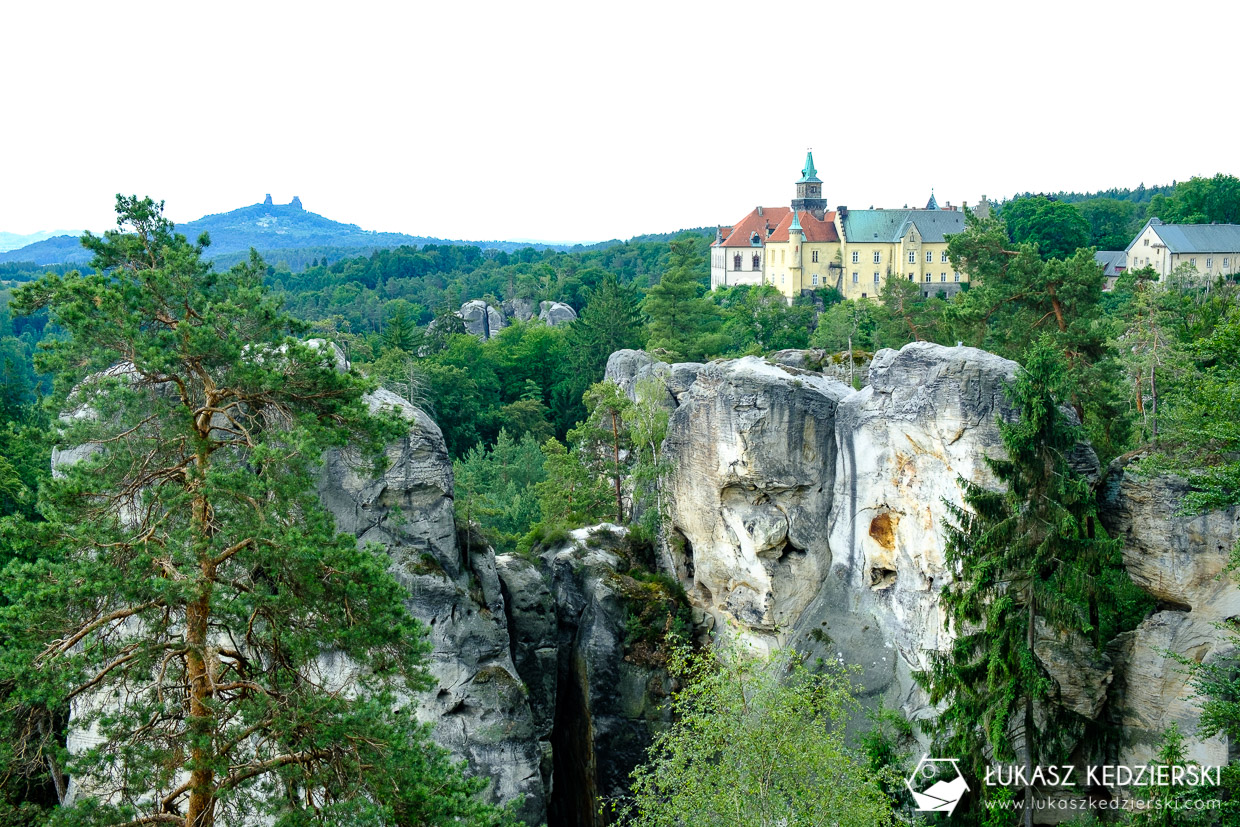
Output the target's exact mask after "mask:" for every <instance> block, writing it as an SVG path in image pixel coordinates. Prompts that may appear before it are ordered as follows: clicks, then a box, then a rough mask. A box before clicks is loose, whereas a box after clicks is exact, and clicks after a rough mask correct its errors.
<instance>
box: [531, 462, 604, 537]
mask: <svg viewBox="0 0 1240 827" xmlns="http://www.w3.org/2000/svg"><path fill="white" fill-rule="evenodd" d="M542 453H543V457H544V460H543V462H544V465H543V467H544V470H545V472H546V474H547V478H546V479H545V480H543V481H542V482H540V483H537V484H536V485H535V486H534V493H535V496H537V497H538V509H539V513H540V514H541V515H542V520H541V521H540V522H539V523H538V524H537V525H535V526H534V527H533V528H532V529H531V530H530V533H529V534H527V535H526V537H525V538H524V539H523V540H522V542H521V544H520V548H521V550H523V551H529V550H530V549H531V548H532V547H533V546H534V545H536V544H542V545H551V544H553V543H554V542H558V541H560V540H562V539H564V538H565V537H566V536H567V535H566V534H565V532H566V531H567V530H568V529H572V528H579V527H581V526H586V525H594V524H595V523H599V522H602V521H603V520H605V519H607V516H608V513H609V507H610V508H614V500H613V499H612V493H611V490H610V489H609V487H608V485H607V481H606V480H604V479H601V478H599V477H598V476H597V475H596V474H594V473H593V472H592V471H591V470H590V468H589V467H588V466H587V464H586V463H585V462H583V461H582V459H581V456H580V452H579V451H578V450H577V449H575V448H574V449H573V450H569V449H568V448H565V447H564V444H563V443H561V442H560V441H559V440H557V439H554V438H552V439H549V440H547V441H546V442H545V443H544V444H543V446H542Z"/></svg>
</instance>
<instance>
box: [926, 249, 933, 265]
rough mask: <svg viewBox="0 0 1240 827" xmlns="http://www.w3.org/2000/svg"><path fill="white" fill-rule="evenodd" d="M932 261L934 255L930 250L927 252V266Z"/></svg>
mask: <svg viewBox="0 0 1240 827" xmlns="http://www.w3.org/2000/svg"><path fill="white" fill-rule="evenodd" d="M932 261H934V253H933V252H931V251H930V250H926V264H929V263H930V262H932Z"/></svg>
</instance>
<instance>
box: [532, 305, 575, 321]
mask: <svg viewBox="0 0 1240 827" xmlns="http://www.w3.org/2000/svg"><path fill="white" fill-rule="evenodd" d="M538 318H539V319H541V320H542V321H544V322H546V323H547V324H549V325H550V326H552V327H555V326H556V325H562V324H568V323H569V322H571V321H573V320H574V319H576V318H577V311H576V310H573V308H572V307H570V306H569V305H567V304H564V302H540V303H539V305H538Z"/></svg>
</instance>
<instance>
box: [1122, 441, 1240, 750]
mask: <svg viewBox="0 0 1240 827" xmlns="http://www.w3.org/2000/svg"><path fill="white" fill-rule="evenodd" d="M1127 464H1128V458H1120V459H1118V460H1116V461H1115V462H1113V463H1111V466H1110V468H1108V469H1107V477H1106V482H1105V484H1104V487H1103V503H1104V508H1103V511H1102V521H1103V525H1105V526H1106V529H1107V531H1109V532H1110V533H1111V534H1112V536H1117V537H1119V538H1121V539H1122V540H1123V543H1124V565H1125V567H1126V568H1127V569H1128V573H1129V575H1130V576H1131V577H1132V579H1133V581H1134V582H1135V583H1136V584H1137V585H1138V586H1140V587H1141V588H1143V589H1145V590H1146V591H1148V592H1149V593H1150V594H1152V595H1153V596H1154V597H1155V598H1156V599H1157V600H1158V601H1159V606H1158V611H1156V612H1155V613H1154V614H1152V615H1150V616H1149V617H1148V618H1146V619H1145V621H1144V622H1142V624H1141V625H1140V626H1138V627H1137V628H1136V629H1135V630H1134V631H1132V632H1129V633H1128V634H1126V635H1122V636H1121V637H1120V639H1119V640H1118V641H1116V643H1115V645H1114V647H1113V649H1114V652H1113V654H1114V657H1115V660H1116V663H1117V667H1116V681H1115V691H1114V693H1113V695H1114V697H1115V703H1114V709H1113V710H1112V714H1113V715H1114V717H1115V720H1116V722H1117V723H1119V724H1121V726H1122V727H1123V738H1122V744H1121V748H1120V758H1121V761H1123V762H1130V763H1134V764H1140V763H1145V762H1146V761H1147V760H1148V759H1150V758H1151V757H1153V756H1154V754H1155V753H1156V752H1157V744H1158V740H1159V738H1160V737H1161V736H1162V733H1163V732H1164V731H1165V730H1166V728H1167V727H1169V726H1170V725H1171V724H1173V723H1174V724H1178V725H1179V727H1180V730H1181V731H1182V732H1185V733H1191V732H1193V731H1194V729H1195V728H1196V726H1197V723H1198V721H1199V719H1200V708H1199V699H1198V698H1197V697H1196V696H1195V695H1194V693H1193V691H1192V688H1191V687H1190V686H1188V684H1187V677H1188V676H1187V675H1185V674H1184V667H1183V666H1182V665H1181V664H1180V663H1179V662H1178V661H1176V660H1175V659H1173V658H1171V657H1168V655H1167V653H1168V652H1175V653H1177V654H1180V655H1182V656H1184V657H1187V658H1189V659H1191V660H1194V661H1197V662H1198V663H1200V662H1203V661H1212V660H1214V659H1216V658H1219V657H1222V656H1227V655H1233V654H1234V651H1235V649H1234V645H1233V642H1232V639H1231V638H1229V636H1227V635H1226V634H1225V633H1223V632H1222V631H1221V630H1220V629H1219V628H1218V624H1220V623H1221V622H1223V621H1227V620H1231V619H1234V618H1236V617H1237V616H1240V589H1237V588H1236V584H1235V581H1234V580H1233V579H1232V578H1231V577H1230V576H1228V575H1227V574H1225V573H1224V568H1225V567H1226V566H1227V562H1228V556H1229V554H1230V551H1231V549H1232V548H1233V547H1234V546H1235V544H1236V542H1237V540H1240V511H1238V510H1237V509H1235V508H1231V509H1227V510H1225V511H1215V512H1211V513H1208V514H1200V515H1194V516H1184V515H1181V514H1179V511H1180V506H1181V504H1182V503H1183V498H1184V495H1185V494H1186V493H1187V491H1188V486H1187V485H1186V484H1185V482H1184V481H1183V480H1180V479H1177V478H1175V477H1167V476H1159V477H1152V478H1151V477H1144V478H1143V477H1140V476H1136V475H1134V474H1133V473H1132V471H1131V469H1129V468H1127V467H1126V465H1127ZM1228 748H1229V745H1228V744H1227V742H1226V740H1225V739H1222V738H1211V739H1209V740H1205V741H1202V740H1199V739H1190V742H1189V749H1190V753H1189V758H1191V759H1193V760H1196V761H1198V762H1200V763H1201V764H1203V765H1212V766H1216V765H1219V764H1224V763H1226V762H1227V759H1228ZM1234 748H1235V747H1234V745H1232V749H1234Z"/></svg>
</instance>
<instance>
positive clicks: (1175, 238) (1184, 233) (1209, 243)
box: [1128, 218, 1240, 253]
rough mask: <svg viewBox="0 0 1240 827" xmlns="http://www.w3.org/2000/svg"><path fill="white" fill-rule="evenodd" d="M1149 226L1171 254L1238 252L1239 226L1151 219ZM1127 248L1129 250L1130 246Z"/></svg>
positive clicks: (1239, 248) (1239, 244) (1239, 247)
mask: <svg viewBox="0 0 1240 827" xmlns="http://www.w3.org/2000/svg"><path fill="white" fill-rule="evenodd" d="M1149 224H1152V225H1154V226H1156V227H1158V237H1159V238H1160V239H1162V242H1163V243H1164V244H1166V245H1167V249H1168V250H1169V251H1170V252H1172V253H1221V252H1224V251H1227V252H1231V251H1232V250H1240V224H1163V223H1162V222H1161V221H1159V220H1158V219H1157V218H1151V219H1150V220H1149ZM1147 226H1148V225H1147ZM1138 237H1140V236H1139V235H1138ZM1135 243H1136V240H1135V239H1134V240H1133V244H1135ZM1128 246H1129V249H1131V247H1132V244H1130V245H1128Z"/></svg>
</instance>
